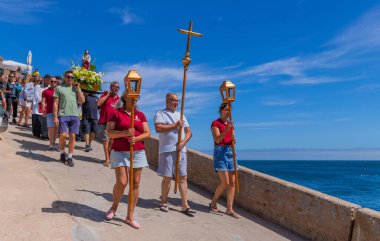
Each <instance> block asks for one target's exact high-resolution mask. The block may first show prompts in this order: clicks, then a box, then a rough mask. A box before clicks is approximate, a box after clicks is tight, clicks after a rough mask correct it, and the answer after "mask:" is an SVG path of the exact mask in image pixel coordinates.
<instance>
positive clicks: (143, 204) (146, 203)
mask: <svg viewBox="0 0 380 241" xmlns="http://www.w3.org/2000/svg"><path fill="white" fill-rule="evenodd" d="M127 188H128V187H127ZM75 190H76V191H78V192H88V193H91V194H94V195H95V196H98V197H102V198H104V199H105V200H107V201H108V202H110V203H112V202H113V197H112V193H105V192H96V191H90V190H86V189H75ZM126 191H127V192H128V190H126ZM120 203H128V195H123V197H122V198H121V201H120ZM159 206H160V200H158V199H145V198H143V197H141V196H140V197H139V200H138V202H137V207H140V208H146V209H158V208H159Z"/></svg>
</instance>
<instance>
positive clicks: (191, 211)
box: [181, 208, 197, 216]
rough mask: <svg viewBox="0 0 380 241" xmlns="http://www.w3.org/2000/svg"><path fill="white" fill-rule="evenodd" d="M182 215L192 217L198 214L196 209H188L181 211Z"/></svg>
mask: <svg viewBox="0 0 380 241" xmlns="http://www.w3.org/2000/svg"><path fill="white" fill-rule="evenodd" d="M181 213H183V214H186V215H190V216H192V214H194V213H197V212H196V211H195V210H194V209H191V208H186V209H185V210H181Z"/></svg>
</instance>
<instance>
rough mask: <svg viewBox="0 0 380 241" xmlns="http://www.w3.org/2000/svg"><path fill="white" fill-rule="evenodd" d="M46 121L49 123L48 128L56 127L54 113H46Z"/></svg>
mask: <svg viewBox="0 0 380 241" xmlns="http://www.w3.org/2000/svg"><path fill="white" fill-rule="evenodd" d="M46 123H47V127H48V128H54V126H55V124H54V114H53V113H49V114H47V115H46Z"/></svg>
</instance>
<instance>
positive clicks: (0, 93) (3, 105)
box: [0, 73, 7, 111]
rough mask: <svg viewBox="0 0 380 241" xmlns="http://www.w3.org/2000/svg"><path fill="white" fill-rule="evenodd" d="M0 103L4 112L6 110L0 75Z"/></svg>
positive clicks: (2, 80)
mask: <svg viewBox="0 0 380 241" xmlns="http://www.w3.org/2000/svg"><path fill="white" fill-rule="evenodd" d="M0 103H1V106H2V107H3V109H4V111H6V109H7V100H6V98H5V95H4V75H3V73H0Z"/></svg>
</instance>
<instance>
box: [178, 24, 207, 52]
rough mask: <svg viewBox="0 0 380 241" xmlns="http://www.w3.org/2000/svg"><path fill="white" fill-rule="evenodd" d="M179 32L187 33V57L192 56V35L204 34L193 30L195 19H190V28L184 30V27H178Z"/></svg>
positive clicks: (200, 35) (199, 35)
mask: <svg viewBox="0 0 380 241" xmlns="http://www.w3.org/2000/svg"><path fill="white" fill-rule="evenodd" d="M178 32H180V33H183V34H187V47H186V56H185V58H186V57H190V40H191V36H196V37H202V36H203V35H202V34H200V33H196V32H193V21H190V24H189V30H183V29H178Z"/></svg>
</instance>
